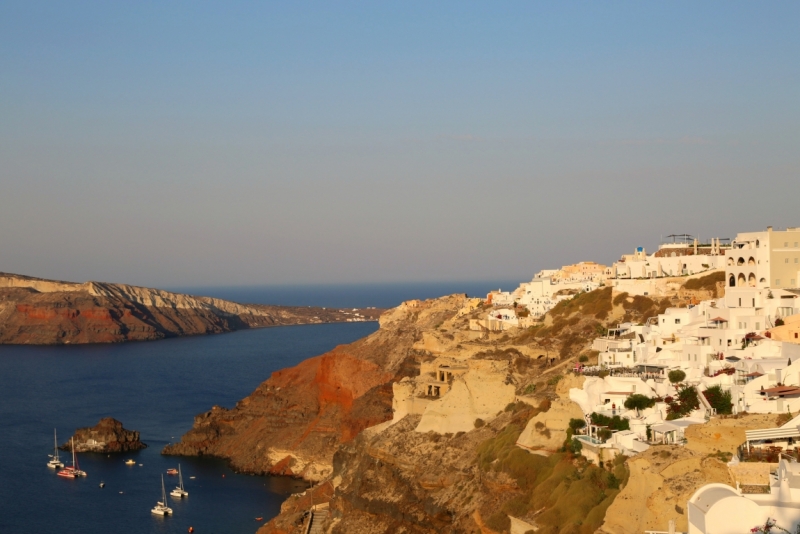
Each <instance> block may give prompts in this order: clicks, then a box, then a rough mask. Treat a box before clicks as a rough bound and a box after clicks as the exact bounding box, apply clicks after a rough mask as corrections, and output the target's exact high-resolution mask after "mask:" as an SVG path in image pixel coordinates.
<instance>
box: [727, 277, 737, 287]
mask: <svg viewBox="0 0 800 534" xmlns="http://www.w3.org/2000/svg"><path fill="white" fill-rule="evenodd" d="M728 285H729V286H730V287H736V277H735V276H733V275H731V278H730V280H728Z"/></svg>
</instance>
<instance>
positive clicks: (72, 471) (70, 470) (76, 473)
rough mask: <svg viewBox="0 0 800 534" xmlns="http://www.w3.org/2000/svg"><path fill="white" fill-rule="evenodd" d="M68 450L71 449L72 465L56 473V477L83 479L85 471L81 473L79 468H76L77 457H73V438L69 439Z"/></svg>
mask: <svg viewBox="0 0 800 534" xmlns="http://www.w3.org/2000/svg"><path fill="white" fill-rule="evenodd" d="M70 448H71V449H72V465H71V466H69V467H65V468H64V469H62V470H61V471H59V472H58V476H60V477H64V478H75V477H85V476H86V471H81V468H80V467H79V466H78V457H77V456H75V438H74V437H73V438H71V439H70Z"/></svg>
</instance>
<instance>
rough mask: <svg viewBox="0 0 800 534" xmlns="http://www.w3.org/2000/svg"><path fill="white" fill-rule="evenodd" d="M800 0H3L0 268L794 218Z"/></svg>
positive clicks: (292, 279)
mask: <svg viewBox="0 0 800 534" xmlns="http://www.w3.org/2000/svg"><path fill="white" fill-rule="evenodd" d="M798 21H800V3H798V2H735V1H725V2H702V3H701V2H695V1H691V2H685V1H671V2H623V1H618V2H531V1H525V2H483V3H477V2H464V1H456V2H446V1H442V2H414V1H403V2H389V1H387V2H346V1H341V2H302V1H297V2H235V1H225V2H202V1H192V2H188V1H187V2H161V1H159V2H155V1H153V2H147V1H136V2H75V1H64V2H38V1H35V0H25V1H15V0H5V1H4V2H2V3H0V271H4V272H14V273H20V274H26V275H30V276H38V277H44V278H53V279H61V280H74V281H84V280H103V281H112V282H124V283H131V284H138V285H146V286H155V287H159V286H204V285H208V286H213V285H260V284H305V283H362V282H363V283H376V282H378V283H383V282H411V281H458V280H491V279H504V280H516V279H518V280H520V281H522V280H528V279H530V278H531V277H532V276H533V275H534V274H535V273H536V272H537V271H538V270H540V269H543V268H553V267H558V266H560V265H562V264H567V263H572V262H576V261H582V260H594V261H599V262H603V263H611V262H613V261H615V260H616V259H618V258H619V256H620V255H621V254H623V253H630V252H632V251H633V249H634V247H636V246H645V247H646V248H647V249H648V250H650V251H652V250H655V249H656V248H657V247H658V244H659V242H660V240H661V239H662V236H665V235H668V234H673V233H690V234H693V235H699V236H700V237H701V238H708V237H734V236H735V234H736V233H737V232H744V231H755V230H762V229H765V228H766V226H767V225H772V226H775V227H776V228H778V227H786V226H800V210H798V202H799V201H800V197H799V196H798V195H797V191H798V184H800V150H798V149H800V98H798V96H799V95H800V61H798V59H797V58H798V53H799V52H800V32H798V31H797V28H798Z"/></svg>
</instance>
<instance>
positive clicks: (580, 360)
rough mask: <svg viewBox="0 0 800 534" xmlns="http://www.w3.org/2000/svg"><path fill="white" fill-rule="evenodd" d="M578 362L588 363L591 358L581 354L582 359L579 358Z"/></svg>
mask: <svg viewBox="0 0 800 534" xmlns="http://www.w3.org/2000/svg"><path fill="white" fill-rule="evenodd" d="M578 361H579V362H581V363H586V362H588V361H589V357H588V356H587V355H585V354H581V355H580V357H578Z"/></svg>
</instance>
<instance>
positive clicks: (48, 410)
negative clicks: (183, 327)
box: [0, 281, 517, 534]
mask: <svg viewBox="0 0 800 534" xmlns="http://www.w3.org/2000/svg"><path fill="white" fill-rule="evenodd" d="M516 285H517V283H516V282H510V281H501V282H497V281H491V282H469V283H464V282H462V283H459V282H453V283H438V284H433V283H431V284H384V285H377V284H375V285H350V286H341V285H337V286H323V285H315V286H259V287H192V288H188V287H173V288H168V289H171V290H174V291H181V292H187V293H191V294H195V295H206V296H212V297H218V298H225V299H230V300H234V301H237V302H243V303H253V304H282V305H294V306H323V307H335V308H354V307H370V306H374V307H380V308H383V307H392V306H396V305H398V304H399V303H400V302H402V301H404V300H409V299H414V298H419V299H425V298H432V297H437V296H441V295H446V294H451V293H467V294H469V295H485V294H486V293H487V292H488V291H489V290H491V289H498V288H503V289H506V288H508V289H512V288H513V287H515V286H516ZM377 328H378V324H377V323H375V322H364V323H338V324H321V325H300V326H283V327H275V328H262V329H253V330H242V331H238V332H232V333H228V334H218V335H209V336H192V337H183V338H171V339H165V340H160V341H148V342H133V343H121V344H113V345H101V344H97V345H82V346H77V345H76V346H58V347H51V346H46V347H30V346H8V345H6V346H0V533H1V534H7V533H8V534H12V533H13V534H17V533H19V534H27V533H31V534H33V533H36V534H38V533H59V534H78V533H81V534H86V533H108V532H135V533H164V534H166V533H178V532H187V531H188V529H189V528H190V527H192V528H193V529H194V532H196V533H197V534H206V533H231V534H239V533H241V534H253V533H254V532H255V531H256V530H257V529H258V527H259V526H261V525H263V524H264V523H266V522H267V521H268V520H269V519H271V518H272V517H274V516H275V515H277V514H278V512H279V511H280V505H281V503H282V502H283V501H284V500H285V499H286V497H288V496H289V495H290V494H292V493H297V492H301V491H304V490H305V488H306V483H305V482H303V481H301V480H297V479H293V478H288V477H270V476H250V475H243V474H237V473H235V472H233V471H232V470H231V469H230V468H229V467H228V465H227V463H226V462H225V461H222V460H218V459H211V458H191V457H180V458H179V457H171V456H161V454H160V452H161V449H162V448H163V447H164V446H165V445H167V444H168V443H172V442H176V441H178V440H180V437H181V435H182V434H184V433H185V432H186V431H188V430H189V429H190V428H191V426H192V423H193V420H194V416H195V415H197V414H199V413H202V412H205V411H207V410H209V409H210V408H211V407H212V406H214V405H219V406H224V407H233V406H234V404H235V403H236V402H237V401H238V400H240V399H242V398H243V397H245V396H247V395H249V394H250V393H251V392H252V391H253V390H254V389H255V388H256V387H257V386H258V385H259V384H260V383H261V382H262V381H263V380H266V379H267V378H269V376H270V374H271V373H272V372H273V371H276V370H278V369H282V368H286V367H291V366H294V365H296V364H297V363H299V362H301V361H302V360H304V359H306V358H310V357H312V356H316V355H319V354H322V353H324V352H327V351H328V350H330V349H332V348H333V347H335V346H336V345H340V344H343V343H350V342H352V341H355V340H357V339H360V338H362V337H364V336H367V335H369V334H371V333H372V332H374V331H375V330H376V329H377ZM102 417H114V418H116V419H118V420H120V421H122V423H123V425H124V426H125V428H127V429H129V430H138V431H139V432H140V433H141V439H142V441H143V442H145V443H147V445H148V448H146V449H144V450H142V451H138V452H135V453H126V454H112V455H104V454H89V453H87V454H79V455H78V462H79V464H80V467H81V469H83V470H84V471H86V472H87V474H88V476H87V477H86V478H79V479H73V480H71V479H65V478H62V477H58V476H56V474H55V471H54V470H53V469H50V468H48V467H47V461H48V460H49V458H48V454H52V453H53V430H54V429H56V430H57V431H58V438H59V443H63V442H65V441H66V440H67V439H68V438H69V436H70V435H72V433H73V432H74V431H75V429H76V428H79V427H85V426H93V425H95V424H97V422H98V421H99V420H100V419H101V418H102ZM59 454H60V455H61V457H62V460H69V456H68V455H67V453H64V452H60V453H59ZM127 459H132V460H134V461H135V465H132V466H129V465H126V464H125V463H124V461H125V460H127ZM178 464H180V468H181V471H182V473H183V478H184V484H185V488H186V490H187V491H188V492H189V496H188V497H186V498H183V499H175V498H172V497H171V496H167V500H168V502H169V506H170V507H172V509H173V511H174V513H173V515H172V516H167V517H162V516H157V515H154V514H152V513H151V512H150V509H151V508H152V507H153V506H155V504H156V501H158V500H160V498H161V478H162V476H163V477H164V483H165V485H166V488H167V493H169V491H170V490H171V489H172V488H173V487H175V485H176V484H177V477H175V476H170V475H167V474H166V470H167V469H168V468H171V467H175V468H177V467H178ZM101 483H103V484H104V487H102V488H101V487H100V484H101Z"/></svg>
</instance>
